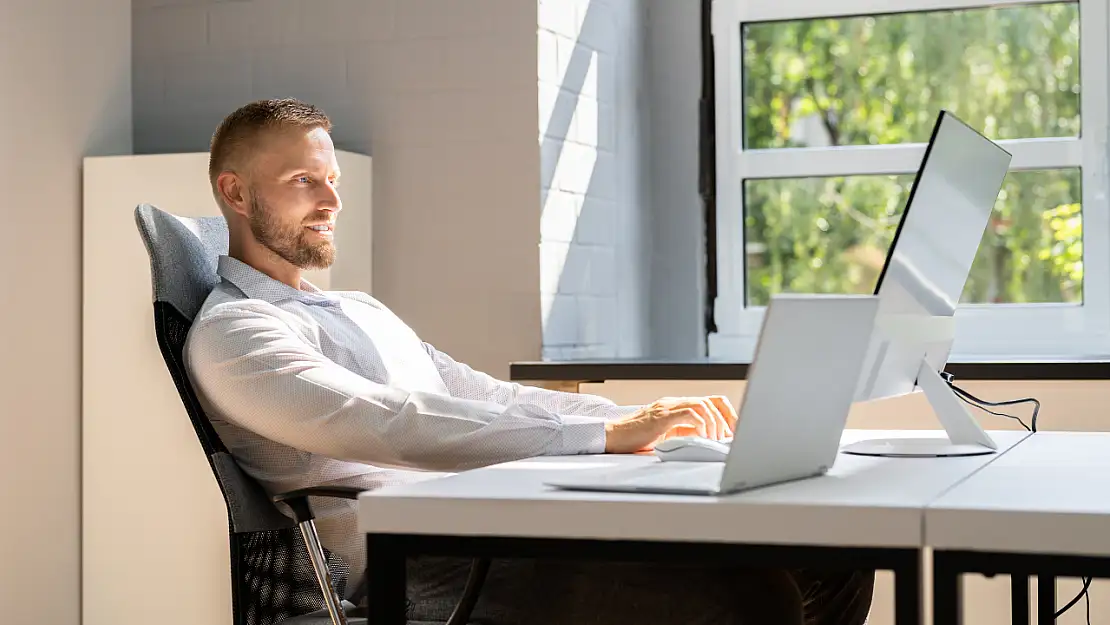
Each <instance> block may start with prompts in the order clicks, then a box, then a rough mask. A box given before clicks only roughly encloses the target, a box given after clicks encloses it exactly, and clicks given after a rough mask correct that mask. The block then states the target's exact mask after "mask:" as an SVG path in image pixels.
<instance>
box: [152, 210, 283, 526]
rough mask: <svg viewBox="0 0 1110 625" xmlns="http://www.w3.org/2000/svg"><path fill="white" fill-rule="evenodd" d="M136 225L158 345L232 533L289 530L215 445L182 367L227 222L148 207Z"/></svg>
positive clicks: (257, 489) (211, 282) (213, 277)
mask: <svg viewBox="0 0 1110 625" xmlns="http://www.w3.org/2000/svg"><path fill="white" fill-rule="evenodd" d="M135 222H136V224H137V225H138V228H139V234H140V236H141V237H142V240H143V244H144V245H145V246H146V250H147V253H148V254H149V256H150V275H151V283H152V286H153V290H154V328H155V334H156V335H157V339H158V347H159V349H160V350H161V352H162V357H163V359H164V360H165V361H166V367H167V368H168V369H169V372H170V376H171V377H172V378H173V382H174V384H175V385H176V387H177V391H178V394H179V395H180V396H181V401H182V403H183V404H184V405H185V409H186V412H187V413H188V414H189V420H190V421H192V423H193V429H194V430H195V431H196V433H197V437H198V438H199V439H200V443H201V446H202V447H203V448H204V453H205V455H206V456H207V457H208V461H209V464H210V465H211V467H212V471H213V473H214V474H215V476H216V480H217V481H218V482H219V485H220V490H221V491H222V493H223V496H224V501H225V502H226V503H227V507H228V517H229V521H230V523H231V529H232V531H235V532H253V531H260V530H270V529H282V528H288V527H293V526H294V525H295V523H294V522H293V520H292V519H290V518H289V517H287V516H286V515H284V514H282V513H281V512H280V511H279V510H278V508H277V506H275V505H274V504H273V502H271V501H270V499H269V497H267V496H266V493H265V491H264V490H263V489H262V487H261V485H259V484H258V482H257V481H255V480H254V479H252V478H251V477H250V476H248V475H247V474H246V473H244V472H243V470H242V469H241V468H240V467H239V465H238V463H236V462H235V460H234V458H232V457H231V455H230V454H229V453H228V451H227V448H226V447H225V446H224V445H223V443H222V442H220V438H219V436H218V435H217V434H216V431H215V429H214V428H213V427H212V424H211V422H210V421H209V420H208V417H207V416H206V415H205V413H204V409H203V408H202V407H201V405H200V402H199V401H198V400H197V396H196V393H195V392H194V390H193V387H192V384H191V383H190V381H189V374H188V372H187V371H186V368H185V361H184V358H183V350H184V347H185V339H186V337H187V336H188V334H189V328H190V327H191V325H192V323H193V319H195V318H196V315H197V313H198V312H199V311H200V309H201V306H202V305H203V304H204V300H205V298H206V297H208V294H209V293H210V292H211V291H212V289H213V288H214V287H215V286H216V284H217V283H218V282H219V277H218V276H217V275H216V265H217V263H218V260H219V257H220V255H221V254H226V253H227V249H228V232H227V222H225V221H224V219H223V217H181V216H178V215H174V214H171V213H168V212H166V211H163V210H161V209H159V208H157V207H155V206H151V205H150V204H140V205H139V206H138V207H137V208H136V209H135Z"/></svg>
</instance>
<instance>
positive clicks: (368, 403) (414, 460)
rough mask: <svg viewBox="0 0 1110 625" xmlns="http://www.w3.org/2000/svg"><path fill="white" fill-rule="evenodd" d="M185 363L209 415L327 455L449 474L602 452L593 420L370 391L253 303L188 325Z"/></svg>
mask: <svg viewBox="0 0 1110 625" xmlns="http://www.w3.org/2000/svg"><path fill="white" fill-rule="evenodd" d="M186 358H187V364H188V368H189V373H190V377H191V379H192V381H193V384H194V385H195V386H196V387H197V391H198V394H199V395H201V396H202V398H203V400H204V401H205V402H206V403H207V404H208V406H210V407H211V408H212V409H214V411H215V412H216V413H217V414H218V415H219V416H220V417H221V418H223V419H225V420H227V421H229V422H231V423H233V424H235V425H237V426H239V427H242V428H245V429H247V430H250V431H252V432H254V433H256V434H258V435H260V436H263V437H265V438H268V439H270V440H273V441H275V442H278V443H281V444H283V445H288V446H290V447H293V448H296V449H301V450H303V451H307V452H310V453H315V454H320V455H324V456H327V457H331V458H336V459H339V460H346V461H353V462H362V463H366V464H373V465H376V466H383V467H384V466H392V467H399V468H407V469H423V470H432V471H455V470H461V469H466V468H472V467H477V466H483V465H487V464H494V463H498V462H506V461H510V460H518V459H521V458H528V457H534V456H541V455H573V454H581V453H602V452H604V448H605V429H604V428H605V419H603V418H600V417H596V416H589V415H559V414H557V413H556V412H554V411H551V410H548V409H544V408H543V407H541V406H539V405H536V404H532V403H527V402H520V401H513V402H504V403H503V402H498V401H496V399H495V398H493V397H486V398H477V397H474V398H463V397H452V396H445V395H439V394H435V393H425V392H409V391H406V390H402V389H399V388H395V387H390V386H387V385H385V384H380V383H377V382H374V381H372V380H369V379H367V378H364V377H362V376H360V375H358V374H356V373H354V372H352V371H350V370H348V369H346V368H345V367H342V366H340V365H339V364H337V363H335V362H334V361H332V360H330V359H328V358H327V357H325V356H324V355H323V354H321V353H320V352H319V351H317V350H316V349H315V348H314V347H313V346H312V345H311V344H309V343H308V342H307V341H305V340H303V339H302V338H301V337H300V335H299V334H298V333H297V332H295V331H294V330H293V328H291V327H290V326H289V325H288V324H287V323H286V322H285V321H283V320H282V319H281V318H280V317H279V316H278V314H277V313H276V312H274V311H268V310H263V309H261V307H259V308H255V307H249V308H248V307H244V306H242V305H237V306H224V307H221V308H220V309H218V310H214V311H210V314H209V315H207V316H205V317H203V318H201V319H198V321H197V323H196V324H195V325H194V327H193V329H192V331H191V332H190V336H189V340H188V344H187V355H186Z"/></svg>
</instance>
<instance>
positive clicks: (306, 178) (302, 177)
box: [297, 176, 311, 184]
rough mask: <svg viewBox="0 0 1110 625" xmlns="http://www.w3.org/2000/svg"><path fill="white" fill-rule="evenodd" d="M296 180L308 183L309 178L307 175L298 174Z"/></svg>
mask: <svg viewBox="0 0 1110 625" xmlns="http://www.w3.org/2000/svg"><path fill="white" fill-rule="evenodd" d="M297 182H301V183H304V184H308V183H309V182H311V180H309V178H308V176H298V177H297Z"/></svg>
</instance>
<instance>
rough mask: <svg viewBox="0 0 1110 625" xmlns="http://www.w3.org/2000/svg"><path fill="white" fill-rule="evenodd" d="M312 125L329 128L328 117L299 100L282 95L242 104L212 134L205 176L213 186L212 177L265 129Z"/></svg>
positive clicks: (238, 155) (213, 178) (237, 156)
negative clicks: (278, 97) (279, 97)
mask: <svg viewBox="0 0 1110 625" xmlns="http://www.w3.org/2000/svg"><path fill="white" fill-rule="evenodd" d="M314 128H323V129H324V130H325V131H327V132H331V120H330V119H328V116H327V115H325V114H324V112H323V111H321V110H320V109H319V108H317V107H315V106H313V105H311V104H306V103H304V102H301V101H300V100H296V99H293V98H282V99H271V100H258V101H255V102H251V103H250V104H246V105H244V106H242V107H240V108H238V109H237V110H235V111H234V112H233V113H231V114H230V115H228V116H227V117H225V118H224V120H223V121H222V122H221V123H220V126H219V128H217V129H216V133H215V134H214V135H212V145H211V148H210V150H209V158H208V178H209V180H210V181H211V183H212V185H213V187H214V186H215V184H216V177H217V176H219V175H220V173H221V172H223V171H224V170H226V169H227V168H228V165H229V164H230V163H232V162H235V161H236V160H237V159H238V158H239V157H240V155H241V154H243V153H244V152H247V151H249V150H250V149H251V148H252V147H254V144H255V142H256V141H257V139H258V137H259V136H261V135H262V134H263V133H265V132H267V131H272V130H291V129H303V130H306V131H307V130H312V129H314Z"/></svg>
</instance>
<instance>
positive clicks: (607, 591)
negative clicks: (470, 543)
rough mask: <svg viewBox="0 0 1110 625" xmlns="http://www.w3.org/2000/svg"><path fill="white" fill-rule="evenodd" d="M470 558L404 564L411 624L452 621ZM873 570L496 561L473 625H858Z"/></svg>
mask: <svg viewBox="0 0 1110 625" xmlns="http://www.w3.org/2000/svg"><path fill="white" fill-rule="evenodd" d="M469 565H470V561H469V560H461V559H455V558H417V559H412V560H410V561H409V566H408V580H409V581H408V596H409V600H410V601H411V602H412V604H411V613H410V615H409V620H410V621H414V622H439V623H442V622H444V621H446V620H447V618H448V617H449V616H450V614H451V611H452V610H453V609H454V607H455V604H456V602H457V601H458V598H459V597H460V596H461V593H462V589H463V585H464V584H465V581H466V576H467V573H468V571H469ZM874 582H875V575H874V572H873V571H828V572H821V571H815V570H767V569H745V568H739V567H709V566H681V565H655V564H645V563H609V562H563V561H552V560H531V559H521V560H494V561H493V564H492V565H491V567H490V572H489V576H488V578H487V579H486V583H485V585H484V586H483V590H482V593H481V598H480V600H479V601H478V604H477V606H476V607H475V610H474V612H473V615H472V618H471V621H470V622H471V623H472V624H473V625H516V624H518V623H519V624H526V625H568V624H573V625H624V624H626V623H628V624H635V625H703V624H704V625H710V624H713V625H726V624H727V625H863V623H865V622H866V620H867V614H868V612H869V611H870V609H871V597H872V593H873V591H874Z"/></svg>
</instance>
